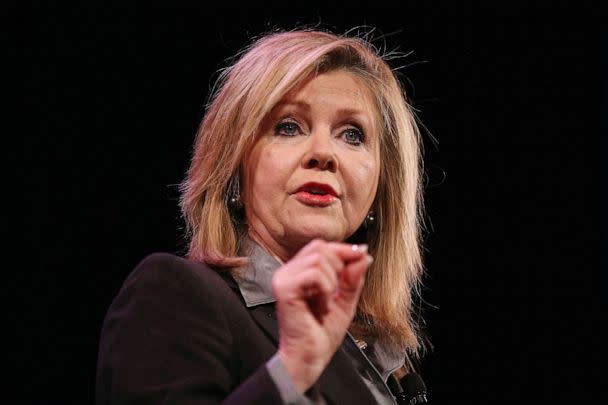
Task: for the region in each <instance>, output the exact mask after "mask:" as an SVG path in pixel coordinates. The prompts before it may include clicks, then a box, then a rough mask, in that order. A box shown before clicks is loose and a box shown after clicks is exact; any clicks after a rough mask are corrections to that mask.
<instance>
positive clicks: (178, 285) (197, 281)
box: [96, 253, 375, 405]
mask: <svg viewBox="0 0 608 405" xmlns="http://www.w3.org/2000/svg"><path fill="white" fill-rule="evenodd" d="M277 344H278V325H277V321H276V316H275V309H274V304H265V305H259V306H256V307H253V308H250V309H248V308H247V307H246V306H245V303H244V301H243V298H242V296H241V294H240V292H239V290H238V286H237V284H236V283H235V281H234V280H233V279H232V278H231V276H229V275H228V274H227V273H224V272H221V271H216V270H214V269H212V268H210V267H208V266H205V265H203V264H200V263H195V262H191V261H188V260H186V259H183V258H180V257H177V256H174V255H171V254H166V253H155V254H153V255H150V256H148V257H147V258H145V259H144V260H143V261H142V262H141V263H140V264H139V265H138V266H137V267H136V268H135V269H134V270H133V272H132V273H131V274H130V275H129V277H128V278H127V279H126V281H125V282H124V284H123V286H122V288H121V290H120V292H119V293H118V295H117V296H116V298H115V299H114V301H113V302H112V304H111V306H110V308H109V310H108V313H107V315H106V318H105V320H104V324H103V329H102V332H101V341H100V345H99V359H98V365H97V385H96V399H97V404H98V405H105V404H156V403H159V404H160V403H162V404H181V405H187V404H198V405H200V404H218V403H225V404H280V403H282V401H281V397H280V395H279V392H278V390H277V388H276V386H275V384H274V383H273V381H272V379H271V377H270V375H269V374H268V372H267V369H266V367H265V363H266V361H268V360H269V359H270V358H271V357H272V356H273V355H274V354H275V353H276V351H277ZM313 389H316V390H319V391H320V392H321V394H322V395H323V396H324V397H325V399H326V401H327V402H328V404H373V403H375V400H374V397H373V396H372V394H371V392H370V391H369V390H368V389H367V387H366V385H365V383H364V382H363V381H362V379H361V377H360V376H359V374H357V371H356V370H355V369H354V368H353V366H352V365H351V361H350V359H349V358H348V357H347V355H346V353H345V352H344V351H343V349H342V348H340V349H339V350H338V351H337V352H336V353H335V355H334V356H333V358H332V360H331V362H330V364H329V365H328V367H327V368H326V369H325V371H324V372H323V374H322V375H321V377H320V378H319V380H318V381H317V383H316V384H315V386H314V387H313Z"/></svg>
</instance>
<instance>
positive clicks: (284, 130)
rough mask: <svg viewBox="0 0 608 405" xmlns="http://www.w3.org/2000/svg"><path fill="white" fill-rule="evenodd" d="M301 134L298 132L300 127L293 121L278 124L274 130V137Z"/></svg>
mask: <svg viewBox="0 0 608 405" xmlns="http://www.w3.org/2000/svg"><path fill="white" fill-rule="evenodd" d="M301 132H302V131H300V126H299V125H298V124H297V123H295V122H293V121H283V122H279V123H278V124H277V126H276V127H275V128H274V133H275V135H282V136H296V135H298V134H299V133H301Z"/></svg>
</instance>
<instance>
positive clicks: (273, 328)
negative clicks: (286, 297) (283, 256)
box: [250, 303, 376, 405]
mask: <svg viewBox="0 0 608 405" xmlns="http://www.w3.org/2000/svg"><path fill="white" fill-rule="evenodd" d="M250 311H251V315H252V317H253V319H254V320H255V321H256V323H257V324H258V325H259V326H260V327H261V328H262V330H264V332H266V334H267V335H268V336H269V337H270V338H271V339H272V340H273V341H274V342H275V343H276V344H277V345H278V343H279V325H278V322H277V319H276V312H275V309H274V303H273V304H264V305H258V306H256V307H253V308H250ZM315 385H316V386H317V388H318V389H319V391H320V392H321V394H322V395H323V396H324V397H325V398H326V399H327V400H328V402H329V403H331V404H353V405H357V404H361V405H368V404H373V403H375V402H376V399H375V398H374V396H373V395H372V393H371V392H370V391H369V390H368V389H367V385H366V384H365V383H364V382H363V380H362V379H361V377H360V376H359V374H358V373H357V372H356V370H355V369H354V368H353V365H352V362H351V360H350V358H349V357H348V355H347V354H346V352H345V351H344V349H343V348H342V347H340V348H338V350H337V351H336V353H335V354H334V356H333V357H332V359H331V360H330V362H329V365H328V366H327V367H326V368H325V370H324V371H323V374H321V377H319V380H318V381H317V383H316V384H315Z"/></svg>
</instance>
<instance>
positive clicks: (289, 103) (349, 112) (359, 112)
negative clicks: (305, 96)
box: [275, 100, 367, 115]
mask: <svg viewBox="0 0 608 405" xmlns="http://www.w3.org/2000/svg"><path fill="white" fill-rule="evenodd" d="M289 106H295V107H298V108H301V109H303V110H306V111H310V104H308V103H307V102H305V101H296V100H287V101H279V102H278V103H277V104H276V106H275V108H281V107H289ZM337 112H338V114H339V115H366V114H367V111H366V110H359V109H355V108H340V109H338V110H337Z"/></svg>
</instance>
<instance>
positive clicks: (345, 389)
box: [317, 347, 376, 405]
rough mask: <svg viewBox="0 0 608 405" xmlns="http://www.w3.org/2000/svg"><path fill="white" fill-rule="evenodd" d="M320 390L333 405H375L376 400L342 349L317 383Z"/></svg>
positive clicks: (339, 349) (337, 352)
mask: <svg viewBox="0 0 608 405" xmlns="http://www.w3.org/2000/svg"><path fill="white" fill-rule="evenodd" d="M317 385H318V387H319V390H320V391H321V392H322V393H323V396H325V397H326V398H327V399H328V400H329V402H330V403H332V404H353V405H356V404H361V405H369V404H375V403H376V399H375V398H374V396H373V395H372V393H371V392H370V391H369V389H368V388H367V385H366V384H365V383H364V382H363V380H362V379H361V376H360V375H359V374H358V373H357V371H356V370H355V369H354V367H353V365H352V361H351V360H350V358H349V357H348V354H346V352H345V351H344V349H343V348H342V347H339V348H338V350H337V351H336V353H335V354H334V356H333V357H332V359H331V361H330V362H329V365H328V366H327V367H326V368H325V370H324V371H323V374H321V377H319V380H318V381H317Z"/></svg>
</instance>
